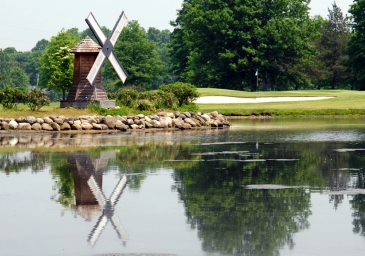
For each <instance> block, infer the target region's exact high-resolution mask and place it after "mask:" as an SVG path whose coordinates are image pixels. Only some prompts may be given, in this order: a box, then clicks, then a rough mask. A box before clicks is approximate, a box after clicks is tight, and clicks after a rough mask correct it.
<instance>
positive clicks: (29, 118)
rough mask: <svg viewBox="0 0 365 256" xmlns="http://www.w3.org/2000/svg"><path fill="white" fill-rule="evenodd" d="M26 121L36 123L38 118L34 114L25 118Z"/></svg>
mask: <svg viewBox="0 0 365 256" xmlns="http://www.w3.org/2000/svg"><path fill="white" fill-rule="evenodd" d="M25 121H26V122H27V123H29V124H34V123H36V122H37V119H36V118H35V117H34V116H27V118H26V119H25Z"/></svg>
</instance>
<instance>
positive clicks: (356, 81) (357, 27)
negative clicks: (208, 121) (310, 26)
mask: <svg viewBox="0 0 365 256" xmlns="http://www.w3.org/2000/svg"><path fill="white" fill-rule="evenodd" d="M364 12H365V1H364V0H354V1H353V4H352V5H351V7H350V10H349V13H350V14H351V17H350V18H351V21H352V22H351V26H352V37H351V39H350V42H349V44H348V54H349V61H348V66H349V67H350V68H351V70H352V72H353V78H352V80H353V81H352V84H353V87H352V88H351V89H359V90H365V16H364Z"/></svg>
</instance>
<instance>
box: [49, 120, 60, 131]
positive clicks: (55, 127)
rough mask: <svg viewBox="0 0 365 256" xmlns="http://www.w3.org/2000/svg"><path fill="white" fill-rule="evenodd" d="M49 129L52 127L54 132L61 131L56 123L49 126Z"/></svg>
mask: <svg viewBox="0 0 365 256" xmlns="http://www.w3.org/2000/svg"><path fill="white" fill-rule="evenodd" d="M51 127H52V129H53V130H54V131H61V126H60V125H59V124H58V123H56V122H53V123H52V124H51Z"/></svg>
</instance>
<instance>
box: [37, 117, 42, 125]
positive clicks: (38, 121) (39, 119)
mask: <svg viewBox="0 0 365 256" xmlns="http://www.w3.org/2000/svg"><path fill="white" fill-rule="evenodd" d="M36 122H37V123H38V124H43V123H44V121H43V119H42V118H37V119H36Z"/></svg>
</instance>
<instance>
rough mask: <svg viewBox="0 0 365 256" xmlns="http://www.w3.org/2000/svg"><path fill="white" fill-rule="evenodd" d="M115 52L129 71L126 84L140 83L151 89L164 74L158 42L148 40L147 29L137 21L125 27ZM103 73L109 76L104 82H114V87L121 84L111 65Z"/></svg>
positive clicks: (139, 84)
mask: <svg viewBox="0 0 365 256" xmlns="http://www.w3.org/2000/svg"><path fill="white" fill-rule="evenodd" d="M114 52H115V54H116V55H117V56H118V59H119V60H120V62H121V63H122V64H123V66H124V68H125V69H126V71H127V73H128V78H127V80H126V83H125V85H126V86H130V85H138V86H143V87H144V88H145V89H149V88H150V87H151V86H152V83H153V80H154V79H155V78H156V77H158V76H160V75H161V74H163V63H162V61H161V59H160V57H159V55H158V52H157V46H156V43H154V42H152V41H150V40H148V36H147V33H146V31H145V30H144V29H143V28H142V27H141V26H140V25H139V24H138V22H137V21H130V22H129V23H128V25H127V27H126V28H124V29H123V31H122V33H121V35H120V38H119V40H118V41H117V43H116V45H115V48H114ZM103 73H104V75H103V77H107V79H106V81H105V80H104V82H107V83H113V84H114V87H115V86H120V85H121V82H120V81H119V79H118V78H117V76H116V74H115V72H114V69H112V67H111V66H110V65H106V66H105V69H104V71H103ZM116 81H118V82H117V83H115V82H116Z"/></svg>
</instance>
